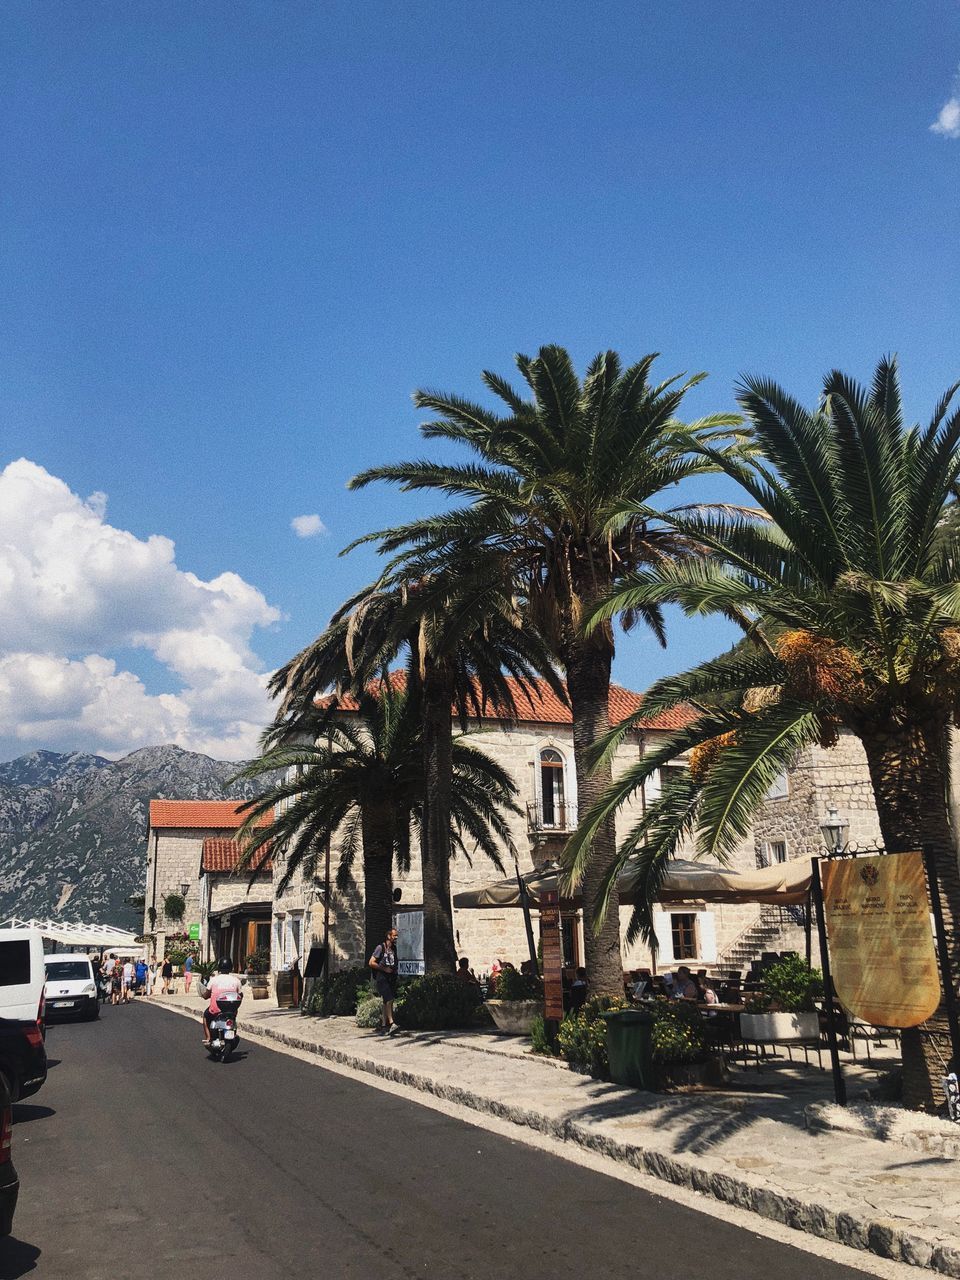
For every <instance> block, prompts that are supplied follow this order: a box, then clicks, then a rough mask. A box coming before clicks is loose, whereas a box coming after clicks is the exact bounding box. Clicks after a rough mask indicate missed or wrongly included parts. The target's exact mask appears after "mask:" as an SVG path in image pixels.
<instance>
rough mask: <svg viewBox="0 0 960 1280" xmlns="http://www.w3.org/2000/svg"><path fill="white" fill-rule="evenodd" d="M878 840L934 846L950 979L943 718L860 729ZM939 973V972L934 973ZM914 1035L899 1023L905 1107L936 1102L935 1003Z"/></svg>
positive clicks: (953, 862) (953, 901)
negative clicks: (923, 1027) (930, 1015)
mask: <svg viewBox="0 0 960 1280" xmlns="http://www.w3.org/2000/svg"><path fill="white" fill-rule="evenodd" d="M861 741H862V742H863V747H864V750H865V751H866V753H867V763H868V765H869V769H870V780H871V782H872V784H873V793H874V797H875V800H876V805H877V815H878V817H879V820H880V831H881V833H882V835H883V841H884V845H885V846H886V848H887V850H888V852H890V853H902V852H905V851H908V850H910V849H921V848H923V846H924V845H929V846H930V848H931V849H932V851H933V855H934V863H935V866H936V873H937V879H938V881H939V884H940V899H941V902H942V904H943V916H944V926H945V932H946V935H947V947H948V951H949V953H950V964H951V967H952V969H953V977H954V982H956V981H957V980H958V979H960V930H958V922H960V866H958V862H957V850H956V846H955V844H954V839H953V833H952V830H951V827H950V810H949V796H948V790H949V767H948V763H947V761H948V755H947V729H946V726H945V725H942V724H937V723H934V724H931V725H926V726H924V725H919V726H918V725H909V726H901V725H897V726H896V727H893V728H889V729H883V728H881V729H871V731H870V732H868V733H862V734H861ZM941 979H942V975H941ZM927 1030H928V1031H930V1032H932V1033H935V1034H931V1035H921V1034H920V1032H919V1030H917V1029H916V1028H913V1029H911V1030H908V1031H905V1032H904V1034H903V1037H902V1044H903V1093H904V1102H905V1103H906V1105H907V1106H908V1107H913V1108H914V1109H917V1110H921V1109H922V1110H933V1109H935V1108H936V1107H938V1106H940V1105H941V1104H942V1102H943V1088H942V1085H941V1080H942V1077H943V1076H944V1075H945V1074H946V1069H945V1063H946V1061H947V1060H948V1059H949V1057H950V1049H949V1040H948V1039H947V1038H946V1016H945V1012H944V1010H943V1009H942V1008H941V1009H940V1010H939V1011H938V1013H937V1014H936V1015H935V1016H934V1017H933V1018H931V1019H930V1021H929V1023H928V1024H927Z"/></svg>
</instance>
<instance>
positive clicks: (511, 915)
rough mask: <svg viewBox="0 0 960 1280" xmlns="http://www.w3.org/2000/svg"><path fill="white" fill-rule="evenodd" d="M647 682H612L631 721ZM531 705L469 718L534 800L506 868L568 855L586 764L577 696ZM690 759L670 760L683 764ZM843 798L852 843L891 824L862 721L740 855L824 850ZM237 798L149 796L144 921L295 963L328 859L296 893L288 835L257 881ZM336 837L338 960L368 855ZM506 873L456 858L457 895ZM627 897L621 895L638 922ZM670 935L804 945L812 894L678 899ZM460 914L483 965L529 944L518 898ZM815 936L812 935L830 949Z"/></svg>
mask: <svg viewBox="0 0 960 1280" xmlns="http://www.w3.org/2000/svg"><path fill="white" fill-rule="evenodd" d="M640 703H641V698H640V695H639V694H636V693H632V692H631V691H629V690H627V689H623V688H620V687H619V686H616V685H615V686H613V688H612V689H611V693H610V714H611V720H612V721H613V722H618V721H620V720H622V719H623V718H624V717H626V716H627V715H630V714H631V713H633V712H634V711H636V710H637V709H638V708H639V707H640ZM517 704H518V708H519V716H518V718H517V720H515V721H508V720H504V719H502V718H500V717H498V716H497V715H495V714H494V713H493V712H492V711H491V712H488V713H487V714H485V715H483V716H481V717H479V718H478V719H476V720H473V721H471V723H470V725H469V731H470V734H471V739H472V741H473V742H474V744H475V745H477V746H479V747H481V748H482V749H483V750H485V751H487V752H488V753H489V754H490V755H491V756H493V757H494V758H495V759H496V760H497V761H498V762H499V763H500V764H501V765H503V766H504V767H505V768H506V769H508V770H509V772H510V774H511V776H512V777H513V780H514V782H515V784H516V786H517V791H518V799H519V806H520V810H521V812H520V813H519V814H517V815H512V816H511V817H510V827H511V838H512V842H513V846H514V851H515V853H516V863H515V862H514V857H513V852H511V851H510V850H507V849H505V850H504V851H503V861H504V865H505V868H506V871H507V873H512V872H513V870H514V868H515V865H517V864H519V867H520V869H521V871H530V870H532V869H533V868H534V867H535V866H537V865H539V864H541V863H543V862H544V861H547V860H550V859H553V858H556V857H558V856H559V854H560V852H561V851H562V849H563V845H564V842H565V840H566V838H567V836H568V835H569V834H570V832H571V831H572V830H573V829H574V828H575V827H576V825H577V819H578V805H577V781H576V773H575V770H574V764H573V725H572V720H571V716H570V711H569V709H568V708H567V707H565V706H564V705H563V704H562V703H561V702H560V701H559V700H558V699H557V698H556V697H555V695H554V694H553V693H552V691H551V690H550V689H549V687H548V686H546V685H545V684H544V685H540V686H539V688H538V691H537V696H536V697H535V698H534V700H533V703H532V705H531V704H528V703H527V702H526V700H525V699H524V698H523V696H522V695H518V697H517ZM340 710H341V713H342V714H343V715H347V716H350V715H355V714H356V712H357V706H356V703H355V702H354V701H353V700H351V699H349V698H345V699H344V700H343V702H342V703H341V708H340ZM686 714H687V713H684V712H681V711H677V710H674V711H671V712H670V713H668V714H667V715H659V716H653V717H650V718H649V719H647V720H641V721H640V722H639V723H638V724H637V725H636V727H635V728H633V729H631V731H630V732H629V733H628V734H627V735H626V737H625V738H624V740H623V742H622V743H621V745H620V747H619V748H618V750H617V754H616V756H615V759H614V766H613V767H614V772H615V774H617V773H619V772H621V771H622V770H624V769H626V768H627V767H629V765H630V764H632V763H634V762H635V761H636V760H637V759H638V758H640V757H641V756H642V755H643V754H644V752H648V751H651V750H654V749H656V748H657V747H658V746H659V744H661V743H662V742H663V741H664V740H665V738H666V737H667V736H668V735H669V734H670V733H671V732H673V731H675V730H676V729H677V728H679V727H681V726H682V725H683V724H684V723H685V717H686ZM683 767H684V762H683V760H682V759H681V760H677V761H676V762H675V763H674V764H673V765H671V768H683ZM661 782H662V779H661V777H660V776H659V775H655V776H654V777H653V778H652V779H651V780H650V781H649V782H648V783H647V785H646V788H645V790H644V792H643V793H641V794H638V795H637V796H636V797H635V798H634V800H633V802H632V803H631V804H630V805H629V806H627V807H626V808H625V809H624V810H623V811H622V812H621V813H620V814H619V815H618V817H617V833H618V837H620V838H622V836H623V835H624V834H625V832H626V831H627V830H628V829H629V827H630V826H631V825H632V824H633V823H634V822H635V821H636V820H637V818H638V817H639V816H640V814H641V813H642V812H643V808H644V806H645V805H646V804H647V803H648V802H649V801H650V799H652V798H653V797H654V796H655V795H657V794H658V793H659V788H660V786H661ZM831 809H836V810H837V811H838V812H839V813H840V815H841V817H842V818H843V820H844V821H845V822H846V823H847V824H848V834H847V838H848V840H849V842H850V843H851V844H852V845H859V846H861V847H867V846H870V845H871V844H873V843H874V842H875V841H877V840H878V839H879V826H878V823H877V816H876V810H875V808H874V804H873V793H872V790H871V786H870V779H869V774H868V772H867V766H866V760H865V758H864V755H863V751H862V748H861V747H860V744H859V743H858V742H857V741H856V739H855V738H853V737H852V736H850V735H849V734H843V735H841V738H840V741H839V743H838V744H837V745H836V746H835V747H832V748H829V749H824V748H822V747H819V746H813V747H808V748H806V749H805V750H804V751H802V752H800V753H799V754H798V756H797V758H796V760H795V762H794V763H793V765H792V767H791V768H790V769H789V770H788V771H787V772H786V773H784V774H783V775H782V776H781V777H780V778H779V779H778V780H777V781H776V782H775V784H774V786H773V787H771V790H770V793H769V795H768V797H767V800H766V801H765V803H764V804H763V805H762V806H761V808H760V810H759V812H758V814H757V816H756V818H755V821H754V826H753V831H752V833H751V834H750V836H749V837H748V838H747V839H746V840H744V841H743V843H742V844H741V845H740V846H739V848H738V849H737V850H736V852H735V853H734V855H733V857H732V859H731V861H730V863H729V865H730V866H731V867H732V869H734V870H751V869H753V868H754V867H756V866H767V865H770V864H772V863H775V862H781V861H787V860H793V859H803V860H809V859H810V857H811V856H813V855H815V854H817V853H819V852H822V837H821V833H820V824H821V823H822V822H823V821H824V820H825V819H826V818H827V816H828V813H829V811H830V810H831ZM238 825H239V817H238V815H237V810H236V806H235V804H234V803H233V802H231V801H173V800H154V801H152V802H151V806H150V832H149V836H148V859H147V893H146V902H147V917H148V918H147V920H146V921H145V931H146V932H154V933H155V935H156V946H157V951H158V952H159V951H161V950H162V948H163V945H164V942H165V938H166V936H167V934H168V933H169V932H177V931H179V929H181V928H182V929H185V928H186V927H187V925H188V924H189V923H196V924H198V925H199V929H200V935H201V946H202V950H203V954H204V955H211V954H219V953H220V952H221V951H223V950H227V951H228V952H229V953H230V954H231V955H233V956H234V959H235V960H237V961H239V960H242V959H244V958H245V957H246V955H248V954H249V953H250V952H251V951H253V950H255V949H256V948H258V947H264V946H269V947H270V954H271V968H272V969H273V970H274V971H276V970H279V969H285V968H289V966H290V965H291V963H293V962H294V961H298V962H300V965H301V969H302V967H303V964H302V962H303V959H304V957H305V954H306V952H307V951H308V950H309V947H310V945H311V944H312V943H319V942H321V941H322V939H323V933H324V925H323V919H324V903H323V884H324V879H323V865H322V863H323V859H322V858H321V865H320V867H319V874H318V875H317V876H314V877H312V878H310V879H307V878H305V877H304V876H303V875H294V876H293V878H292V880H291V883H290V884H289V886H287V887H286V888H285V889H284V891H283V892H280V891H279V890H278V889H277V887H276V886H277V884H278V882H279V880H280V878H281V876H282V874H283V871H284V864H283V853H282V850H274V851H273V857H272V860H271V859H268V860H266V861H265V862H264V864H263V866H262V868H261V870H260V872H259V874H258V875H257V877H256V880H255V883H254V884H253V886H251V885H250V884H249V877H248V876H247V875H239V876H238V875H237V874H236V872H235V868H236V865H237V859H238V856H239V850H238V848H237V846H236V843H235V840H234V839H233V837H234V836H235V832H236V828H237V826H238ZM411 854H412V859H411V867H410V870H409V872H407V873H405V874H402V875H401V874H397V875H396V876H395V881H394V883H395V886H396V889H395V896H396V897H397V899H398V900H397V903H396V921H397V925H398V928H399V929H400V931H401V941H402V946H401V957H402V958H403V960H404V962H405V963H404V968H405V969H406V970H407V971H410V972H415V971H416V970H417V969H418V967H419V962H420V961H421V960H422V924H421V905H420V865H419V851H418V849H417V847H416V843H415V842H414V847H413V849H412V851H411ZM339 855H340V850H339V841H338V839H337V838H334V840H333V841H332V842H331V847H330V879H331V886H332V889H331V895H330V903H329V915H330V939H331V955H332V966H333V967H334V968H343V967H346V966H348V965H353V964H360V963H362V962H363V960H364V956H363V889H362V880H361V878H360V868H359V859H358V860H357V864H356V866H355V868H353V869H351V871H350V873H349V874H347V875H345V876H344V877H343V878H342V883H341V884H340V885H339V886H338V884H337V879H338V876H337V872H338V870H339V869H340V857H339ZM501 875H502V873H501V872H500V871H499V870H497V868H496V867H494V866H493V865H491V864H490V863H489V862H488V861H487V860H486V859H484V858H482V857H480V856H478V857H477V858H475V859H473V860H472V863H471V862H468V861H467V860H466V859H465V858H463V857H458V858H456V859H455V860H454V863H453V865H452V868H451V883H452V890H453V893H454V895H456V894H458V893H460V892H462V891H465V890H470V889H475V888H478V887H480V886H482V885H484V884H486V883H487V882H489V881H491V880H496V879H499V878H500V877H501ZM171 892H177V893H181V894H182V895H183V896H184V898H185V899H186V902H187V910H186V914H185V922H184V924H183V925H175V926H172V927H171V925H170V923H169V922H167V921H165V920H164V918H163V899H164V897H165V895H166V894H168V893H171ZM151 906H154V907H155V909H156V910H157V912H158V914H157V920H156V926H155V929H151V928H150V925H149V909H150V907H151ZM629 915H630V911H629V908H627V907H623V908H621V925H622V927H623V933H624V936H625V933H626V925H627V922H628V920H629ZM654 925H655V929H656V934H657V940H658V957H657V964H658V965H659V966H660V967H661V968H664V967H667V968H668V967H670V966H671V965H676V964H677V963H680V962H688V963H692V964H694V965H697V966H699V965H706V966H717V965H719V966H723V967H728V968H731V969H742V968H745V967H747V966H748V965H749V962H750V961H751V960H752V959H755V958H757V957H758V956H760V955H761V954H762V952H764V951H768V950H770V951H778V950H784V949H788V948H789V949H794V950H800V951H802V949H803V947H804V942H805V937H804V920H803V911H802V909H798V908H780V907H771V906H756V905H750V904H730V905H723V906H719V905H714V906H709V905H707V904H705V903H703V902H696V901H692V902H690V903H684V904H673V905H671V906H669V907H664V908H663V909H658V910H656V911H655V912H654ZM454 928H455V931H456V944H457V949H458V952H459V953H460V954H461V955H466V956H468V957H469V958H470V961H471V964H472V966H473V967H474V969H475V970H476V971H477V972H481V971H484V970H489V968H490V967H491V965H492V964H493V961H494V960H495V959H497V958H500V959H513V960H514V962H515V963H516V962H519V961H520V960H521V959H523V958H524V957H525V955H526V950H527V943H526V936H525V932H524V924H523V913H522V912H521V911H519V910H517V909H510V908H503V909H501V910H493V909H484V910H460V909H458V910H456V911H455V913H454ZM563 942H564V951H565V955H566V958H567V959H568V961H569V962H570V963H573V964H576V963H579V962H581V960H582V957H583V953H584V951H583V921H582V915H581V913H580V912H579V911H578V912H571V913H570V914H569V915H567V916H565V918H564V921H563ZM816 950H817V947H816V937H815V936H814V939H813V952H814V959H816ZM650 964H651V956H650V953H649V950H648V949H647V948H646V947H645V946H643V945H640V944H636V945H632V946H627V945H626V943H624V965H625V967H627V968H634V967H641V966H646V965H650Z"/></svg>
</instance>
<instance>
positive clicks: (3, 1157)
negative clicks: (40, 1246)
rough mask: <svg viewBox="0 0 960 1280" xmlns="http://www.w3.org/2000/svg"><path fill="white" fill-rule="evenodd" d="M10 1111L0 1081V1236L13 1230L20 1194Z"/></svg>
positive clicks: (6, 1234) (10, 1101)
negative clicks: (12, 1142)
mask: <svg viewBox="0 0 960 1280" xmlns="http://www.w3.org/2000/svg"><path fill="white" fill-rule="evenodd" d="M12 1113H13V1103H12V1100H11V1098H10V1090H9V1089H8V1088H7V1087H6V1085H5V1084H4V1083H3V1082H2V1081H0V1236H8V1235H9V1234H10V1232H11V1231H12V1230H13V1215H14V1212H15V1210H16V1207H17V1196H19V1194H20V1180H19V1179H18V1177H17V1171H16V1169H15V1168H14V1165H13V1156H12V1155H11V1152H10V1139H11V1136H12V1129H13V1114H12Z"/></svg>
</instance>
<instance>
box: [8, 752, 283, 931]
mask: <svg viewBox="0 0 960 1280" xmlns="http://www.w3.org/2000/svg"><path fill="white" fill-rule="evenodd" d="M240 767H241V766H240V765H238V764H235V763H227V762H225V761H223V760H212V759H211V758H210V757H209V756H204V755H199V754H197V753H195V752H192V751H184V750H182V749H181V748H180V747H175V746H161V747H144V748H143V749H142V750H140V751H134V752H132V753H131V754H130V755H128V756H124V757H123V758H122V759H120V760H106V759H104V758H103V757H102V756H94V755H85V754H83V753H81V752H71V753H70V754H68V755H61V754H58V753H57V752H55V751H33V752H31V753H30V754H29V755H25V756H19V757H18V758H17V759H16V760H11V761H9V762H8V763H6V764H0V920H5V919H7V918H8V917H9V916H13V915H15V916H19V917H21V918H25V919H29V918H31V917H40V918H45V917H47V916H58V917H60V918H62V919H69V920H90V921H94V922H96V923H99V924H112V925H117V926H119V927H120V928H127V929H133V930H134V932H137V933H139V931H140V929H141V928H142V927H143V915H142V912H141V911H139V910H137V909H136V908H135V907H133V906H131V905H130V902H129V901H128V900H129V898H130V897H132V896H134V895H136V894H142V893H143V887H144V876H145V870H146V858H147V812H148V806H149V803H150V801H151V799H156V798H161V797H162V798H165V799H171V800H172V799H176V800H222V799H227V798H231V799H248V798H250V797H251V796H253V795H255V794H256V792H257V787H258V786H259V785H260V784H258V783H254V782H242V783H230V781H229V779H230V778H231V777H232V776H233V775H234V774H235V773H236V772H237V770H238V769H239V768H240Z"/></svg>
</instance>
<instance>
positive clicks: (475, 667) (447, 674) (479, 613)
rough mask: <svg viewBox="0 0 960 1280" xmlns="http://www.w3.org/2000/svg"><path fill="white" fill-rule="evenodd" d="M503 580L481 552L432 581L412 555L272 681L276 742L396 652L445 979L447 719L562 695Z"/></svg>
mask: <svg viewBox="0 0 960 1280" xmlns="http://www.w3.org/2000/svg"><path fill="white" fill-rule="evenodd" d="M502 579H503V574H502V572H500V571H499V570H498V569H497V568H496V566H494V565H493V564H492V561H491V558H490V557H489V556H484V555H483V554H482V552H481V551H480V550H475V552H474V554H472V555H470V556H469V557H468V556H466V555H465V554H462V555H460V556H451V557H450V558H449V559H448V563H447V564H446V566H445V567H444V569H443V570H442V571H439V572H438V571H434V572H431V573H427V572H426V568H425V565H424V564H423V563H422V562H421V560H420V558H419V557H418V556H416V555H414V554H409V555H401V556H400V557H398V558H397V559H396V560H395V562H394V564H393V565H392V566H391V569H390V571H389V572H388V573H387V574H385V575H384V577H383V578H382V579H381V580H380V582H378V583H377V584H375V585H374V586H373V587H369V588H367V589H365V590H364V591H363V592H360V593H358V595H356V596H354V597H353V598H352V599H351V600H349V601H347V603H346V604H345V605H344V606H342V608H341V609H340V610H338V612H337V613H336V614H335V615H334V617H333V619H332V621H331V624H330V626H329V627H328V629H327V631H326V632H325V633H324V634H323V635H322V636H320V637H319V638H318V639H317V640H316V641H315V642H314V643H313V644H311V645H308V646H307V648H306V649H304V650H303V651H302V652H301V653H300V654H298V655H297V656H296V657H295V658H293V659H291V661H290V662H289V663H287V664H286V666H285V667H283V668H281V670H280V671H278V672H277V673H276V674H275V675H274V677H273V680H272V683H271V690H272V691H273V692H274V694H275V695H278V696H280V697H281V703H280V706H279V709H278V712H277V721H276V726H275V729H274V733H275V734H278V735H281V736H284V737H287V738H289V737H290V736H291V735H294V734H296V733H298V732H302V724H301V721H302V718H303V714H304V709H305V708H312V707H314V706H315V704H316V702H317V699H318V698H319V697H320V696H321V695H322V694H323V693H324V692H325V691H326V689H327V688H329V686H330V685H331V684H332V683H335V684H338V685H339V687H340V688H346V689H353V690H363V689H364V688H365V686H366V685H367V683H368V682H369V681H370V680H371V679H375V678H376V674H377V671H378V670H379V669H382V668H383V666H384V665H385V664H386V663H388V662H389V661H392V660H393V659H394V658H395V657H397V656H399V655H401V654H403V653H404V652H406V655H407V675H406V688H407V691H408V696H409V700H410V705H411V708H414V709H415V712H416V715H417V716H418V717H419V722H420V725H421V729H422V732H421V736H420V743H421V749H422V753H423V771H424V799H423V812H422V821H421V824H420V835H421V840H420V858H421V869H422V876H423V917H424V959H425V965H426V969H427V971H428V972H445V973H450V972H452V971H453V969H454V968H455V965H456V946H455V940H454V933H453V908H452V903H451V898H450V859H451V855H452V853H453V844H452V843H451V839H452V837H451V830H452V827H451V819H452V815H453V811H454V805H455V799H456V797H455V794H454V792H455V778H454V764H455V740H454V734H453V716H454V715H455V714H456V716H457V718H458V719H459V722H460V726H461V729H465V728H466V725H467V721H468V719H469V718H470V717H476V716H479V715H480V714H482V711H483V709H484V708H485V707H488V706H492V707H493V708H495V709H496V710H497V711H498V712H499V713H501V714H502V715H504V716H506V717H511V716H513V715H515V714H516V710H517V707H516V698H517V694H518V693H519V694H520V695H521V697H526V698H527V699H528V700H530V701H531V703H532V701H533V685H532V680H533V679H534V677H536V676H542V677H543V678H545V679H546V680H547V681H548V683H549V684H550V685H551V687H553V688H554V690H555V691H556V692H558V693H560V694H561V696H563V695H562V686H561V684H560V681H559V679H558V678H557V676H556V674H555V673H554V672H553V670H552V669H551V667H550V663H549V658H548V656H547V654H546V652H545V650H544V647H543V645H542V643H541V641H540V639H539V637H538V636H537V634H536V632H535V631H533V630H532V629H531V628H528V627H527V628H525V627H522V626H521V625H520V621H521V620H520V618H519V617H518V616H517V614H516V610H515V608H514V606H513V603H512V601H511V600H510V598H509V596H507V595H505V594H504V592H503V589H502Z"/></svg>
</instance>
